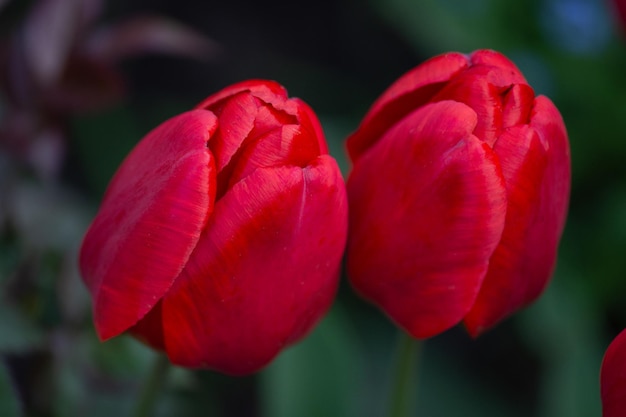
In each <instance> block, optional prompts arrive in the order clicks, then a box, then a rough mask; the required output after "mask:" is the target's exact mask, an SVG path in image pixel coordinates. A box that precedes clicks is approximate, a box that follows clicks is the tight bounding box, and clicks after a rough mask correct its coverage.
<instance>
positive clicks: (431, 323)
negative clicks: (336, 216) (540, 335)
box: [347, 101, 506, 338]
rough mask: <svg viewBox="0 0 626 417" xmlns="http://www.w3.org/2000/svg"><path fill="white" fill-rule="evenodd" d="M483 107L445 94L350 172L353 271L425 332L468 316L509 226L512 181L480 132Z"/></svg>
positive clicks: (412, 328)
mask: <svg viewBox="0 0 626 417" xmlns="http://www.w3.org/2000/svg"><path fill="white" fill-rule="evenodd" d="M476 123H477V120H476V113H475V112H474V111H473V110H472V109H471V108H470V107H468V106H466V105H464V104H462V103H458V102H453V101H443V102H438V103H434V104H428V105H425V106H423V107H421V108H420V109H418V110H416V111H414V112H413V113H411V114H410V115H409V116H407V117H406V118H405V119H403V120H402V121H401V122H399V123H398V124H397V125H395V126H394V127H393V128H392V129H391V130H389V132H387V133H386V134H385V135H384V136H383V137H382V138H381V139H380V140H379V141H378V142H377V143H376V144H375V145H374V146H373V147H372V148H371V149H370V150H369V151H368V152H367V153H366V154H364V155H362V156H361V158H360V159H359V160H357V162H356V164H355V166H354V169H353V172H352V174H351V175H350V178H349V180H348V195H349V199H350V217H349V219H350V237H349V242H348V251H347V254H348V264H347V267H348V275H349V277H350V280H351V282H352V284H353V286H354V287H355V288H356V290H357V291H358V292H360V293H361V294H362V295H363V296H364V297H365V298H367V299H369V300H371V301H373V302H374V303H376V304H377V305H379V306H380V307H381V308H382V309H383V310H384V311H385V312H386V313H387V314H388V315H389V316H391V318H392V319H393V320H395V321H396V322H397V323H398V324H399V325H400V326H402V327H403V328H405V329H406V330H407V331H408V332H409V333H411V334H412V335H413V336H414V337H417V338H426V337H430V336H433V335H435V334H437V333H440V332H442V331H444V330H446V329H447V328H449V327H451V326H453V325H455V324H456V323H458V322H460V321H461V320H462V319H463V317H464V316H465V314H466V313H467V312H468V311H469V309H470V308H471V306H472V305H473V303H474V300H475V298H476V296H477V294H478V291H479V288H480V285H481V284H482V281H483V278H484V276H485V273H486V271H487V267H488V264H489V259H490V257H491V255H492V254H493V251H494V250H495V248H496V246H497V244H498V242H499V240H500V237H501V235H502V231H503V227H504V219H505V214H506V196H505V188H504V180H503V177H502V174H501V171H500V168H499V165H498V162H497V160H496V156H495V154H494V153H493V151H492V150H491V149H490V148H489V147H488V146H487V145H486V144H485V143H484V142H482V141H480V140H479V139H478V138H476V137H475V136H474V135H473V134H472V131H473V129H474V128H475V126H476Z"/></svg>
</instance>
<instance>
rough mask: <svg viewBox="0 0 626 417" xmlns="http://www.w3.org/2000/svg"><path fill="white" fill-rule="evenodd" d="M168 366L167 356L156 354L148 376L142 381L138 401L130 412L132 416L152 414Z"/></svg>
mask: <svg viewBox="0 0 626 417" xmlns="http://www.w3.org/2000/svg"><path fill="white" fill-rule="evenodd" d="M169 368H170V362H169V360H168V359H167V356H165V355H163V354H158V355H157V357H156V358H155V359H154V363H153V364H152V369H150V373H149V374H148V378H147V379H146V380H145V382H144V386H143V388H142V390H141V394H140V396H139V401H137V404H136V405H135V409H134V411H133V414H132V415H133V416H134V417H148V416H150V415H151V414H152V411H153V410H154V406H155V404H156V401H157V398H158V397H159V392H160V391H161V388H162V387H163V383H164V382H165V380H166V378H167V371H168V370H169Z"/></svg>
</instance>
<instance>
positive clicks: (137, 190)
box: [80, 110, 217, 340]
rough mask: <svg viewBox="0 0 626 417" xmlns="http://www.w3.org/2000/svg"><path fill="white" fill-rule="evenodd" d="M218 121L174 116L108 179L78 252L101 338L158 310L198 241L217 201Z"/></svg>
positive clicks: (203, 114)
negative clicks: (210, 144) (214, 142)
mask: <svg viewBox="0 0 626 417" xmlns="http://www.w3.org/2000/svg"><path fill="white" fill-rule="evenodd" d="M216 125H217V123H216V118H215V116H214V115H213V114H212V113H210V112H207V111H204V110H198V111H193V112H188V113H185V114H182V115H180V116H177V117H175V118H173V119H170V120H169V121H167V122H165V123H163V124H162V125H161V126H159V127H157V128H156V129H155V130H153V131H152V132H150V133H149V134H148V135H147V136H146V137H145V138H144V139H143V140H142V141H141V142H139V144H138V145H137V146H136V147H135V149H133V151H132V152H131V153H130V154H129V155H128V157H127V158H126V160H125V161H124V162H123V163H122V166H121V167H120V168H119V170H118V171H117V173H116V174H115V177H114V178H113V180H112V181H111V183H110V184H109V188H108V189H107V192H106V195H105V198H104V201H103V203H102V206H101V207H100V211H99V213H98V215H97V216H96V218H95V220H94V222H93V224H92V225H91V227H90V229H89V230H88V232H87V235H86V236H85V239H84V242H83V246H82V248H81V254H80V267H81V272H82V275H83V278H84V280H85V282H86V284H87V286H88V287H89V290H90V291H91V293H92V295H93V298H94V316H95V322H96V329H97V331H98V335H99V336H100V338H101V339H103V340H104V339H108V338H110V337H113V336H115V335H117V334H119V333H121V332H123V331H125V330H127V329H128V328H129V327H131V326H133V325H134V324H135V323H137V321H138V320H139V319H141V318H142V317H143V316H144V315H145V314H146V313H147V312H148V311H149V310H150V309H152V308H153V307H154V305H155V304H156V303H157V302H158V301H159V299H160V298H161V297H162V296H163V294H165V292H166V291H167V290H168V289H169V288H170V286H171V285H172V283H173V282H174V279H175V278H176V277H177V276H178V274H179V273H180V272H181V270H182V269H183V266H184V265H185V264H186V262H187V259H188V258H189V255H190V254H191V252H192V250H193V248H194V247H195V246H196V243H197V241H198V239H199V236H200V232H201V230H202V228H203V226H204V224H205V223H206V221H207V217H208V215H209V213H210V212H211V210H212V206H213V199H214V193H215V167H214V163H213V159H212V157H211V155H210V153H209V152H208V149H207V141H208V139H209V136H210V135H211V134H212V133H213V131H214V130H215V128H216Z"/></svg>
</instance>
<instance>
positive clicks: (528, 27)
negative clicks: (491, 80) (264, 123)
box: [0, 0, 626, 417]
mask: <svg viewBox="0 0 626 417" xmlns="http://www.w3.org/2000/svg"><path fill="white" fill-rule="evenodd" d="M44 3H45V6H46V7H51V8H52V9H54V10H57V9H58V8H59V7H66V6H67V5H68V4H70V5H72V6H71V7H79V8H80V7H83V6H84V9H81V10H83V12H85V10H86V11H88V12H89V13H91V15H90V16H91V17H90V18H89V19H87V20H85V21H82V22H83V23H81V24H80V25H78V24H77V25H76V26H75V27H74V26H68V25H67V24H56V23H55V22H57V23H58V22H65V21H64V20H63V18H59V19H57V20H55V19H54V18H44V19H41V18H39V20H38V18H36V17H35V18H33V17H32V16H33V15H34V14H35V13H34V12H33V10H37V8H40V7H43V6H41V4H44ZM59 4H64V6H59ZM44 9H45V7H44ZM52 9H50V10H52ZM46 13H48V12H46ZM85 13H86V12H85ZM44 15H45V16H51V15H49V14H44ZM614 15H615V14H614V12H613V9H612V5H611V4H610V2H603V1H599V0H527V1H518V2H502V1H497V0H422V1H416V0H365V1H363V0H318V1H317V2H302V3H298V2H293V1H287V0H280V1H274V2H258V1H254V0H229V1H222V2H217V1H201V0H111V1H109V2H99V1H96V0H63V1H54V0H39V1H26V0H13V1H0V36H1V37H2V44H1V45H0V63H1V65H2V68H1V74H2V77H3V79H2V83H3V84H2V85H3V89H2V91H0V126H2V127H1V128H0V134H1V135H2V136H0V297H1V299H0V355H1V359H2V360H1V361H0V416H7V417H12V416H29V417H30V416H54V417H57V416H58V417H66V416H67V417H69V416H94V417H98V416H111V415H119V416H123V415H128V413H129V410H130V409H131V407H132V404H133V402H134V401H135V399H136V397H137V394H138V392H139V390H140V387H141V384H142V379H143V378H144V377H145V376H146V374H147V373H148V368H149V366H150V363H151V362H152V359H153V358H154V354H153V353H152V352H151V351H150V350H149V349H147V348H145V347H144V346H143V345H141V344H139V343H138V342H136V341H135V340H133V339H131V338H130V337H127V336H122V337H118V338H116V339H113V340H111V341H109V342H107V343H104V344H101V343H100V342H99V341H98V340H97V338H96V336H95V333H94V330H93V327H92V323H91V313H90V300H89V297H88V294H87V292H86V290H85V289H84V287H83V284H82V282H81V281H80V278H79V276H78V272H77V270H76V252H77V248H78V246H79V245H80V241H81V238H82V234H83V233H84V230H85V228H86V227H87V225H88V224H89V221H90V220H91V218H92V216H93V215H94V214H95V211H96V209H97V205H98V202H99V200H100V198H101V197H102V193H103V191H104V189H105V187H106V184H107V182H108V180H109V178H110V177H111V175H112V174H113V172H114V171H115V169H116V168H117V166H118V165H119V163H120V162H121V160H122V158H123V157H124V155H125V154H126V153H127V152H128V151H129V150H130V149H131V148H132V146H133V145H134V144H135V143H136V142H137V141H138V140H139V139H140V138H141V137H142V136H143V134H145V132H147V131H148V130H150V129H151V128H152V127H154V126H156V125H157V124H158V123H160V122H161V121H163V120H164V119H165V118H168V117H170V116H172V115H174V114H177V113H180V112H182V111H184V110H186V109H189V108H190V107H192V106H193V105H195V104H196V103H197V102H199V101H200V100H201V99H203V98H204V97H205V96H207V95H209V94H211V93H213V92H215V91H217V90H219V89H221V88H223V87H225V86H226V85H228V84H231V83H233V82H237V81H240V80H243V79H247V78H269V79H275V80H277V81H279V82H280V83H281V84H283V85H285V86H286V87H287V89H288V90H289V93H290V95H291V96H297V97H300V98H302V99H303V100H305V101H306V102H308V103H309V104H310V105H311V106H312V107H313V108H314V109H315V110H316V112H317V113H318V115H319V117H320V119H321V121H322V124H323V127H324V130H325V132H326V135H327V139H328V141H329V144H330V147H331V153H332V154H333V155H334V156H335V157H336V158H337V159H338V160H339V161H340V162H341V165H342V168H343V170H344V174H347V172H348V165H347V162H346V157H345V154H344V148H343V141H344V139H345V137H346V136H347V134H349V133H350V132H351V131H352V130H354V129H355V128H356V126H357V124H358V122H359V120H360V118H361V117H362V116H363V114H364V113H365V111H366V110H367V108H368V107H369V105H370V104H371V103H372V101H373V100H374V99H375V98H376V97H377V96H378V95H379V94H380V93H381V92H382V91H383V90H384V89H385V88H386V87H387V86H388V85H389V84H390V83H391V82H392V81H394V80H395V79H396V78H397V77H398V76H400V75H401V74H402V73H404V72H405V71H407V70H408V69H410V68H411V67H413V66H415V65H417V64H419V63H420V62H422V61H423V60H424V59H426V58H429V57H431V56H433V55H435V54H438V53H442V52H446V51H452V50H455V51H461V52H470V51H472V50H474V49H482V48H493V49H497V50H499V51H501V52H503V53H504V54H505V55H507V56H508V57H509V58H511V59H512V60H513V61H514V62H515V63H516V64H517V65H518V66H519V67H520V69H521V70H522V72H523V73H524V74H525V75H526V77H527V78H528V80H529V82H530V84H531V85H532V86H533V87H534V88H535V90H536V92H537V93H541V94H546V95H548V96H549V97H550V98H552V99H553V101H554V102H555V103H556V105H557V107H558V108H559V109H560V110H561V112H562V114H563V117H564V119H565V123H566V125H567V128H568V131H569V135H570V140H571V149H572V159H573V161H572V162H573V186H572V195H571V205H570V212H569V218H568V223H567V227H566V230H565V234H564V236H563V240H562V244H561V247H560V255H559V261H558V268H557V271H556V274H555V276H554V279H553V280H552V282H551V284H550V286H549V288H548V289H547V291H546V292H545V293H544V294H543V296H542V297H541V298H540V299H539V301H537V302H536V303H535V304H534V305H532V306H531V307H529V308H527V309H525V310H524V311H522V312H520V313H519V314H517V315H515V316H514V317H512V318H511V319H509V320H507V321H506V322H504V323H502V324H501V325H499V326H498V327H496V328H495V329H493V330H491V331H490V332H488V333H486V334H485V335H484V336H481V337H480V338H479V339H478V340H472V339H470V337H469V336H467V335H466V333H465V332H464V330H463V329H462V328H456V329H452V330H450V331H448V332H446V333H444V334H442V335H440V336H437V337H435V338H433V339H430V340H428V341H427V342H426V343H425V344H424V348H423V349H422V351H421V355H420V364H419V377H418V379H419V382H418V390H417V392H416V396H417V399H416V403H417V413H416V415H419V416H429V417H439V416H441V417H472V416H507V417H516V416H537V417H589V416H599V415H600V414H601V404H600V400H599V382H598V373H599V368H600V363H601V360H602V355H603V352H604V350H605V349H606V346H607V345H608V343H609V342H610V340H611V339H612V338H613V337H614V336H615V335H617V333H618V332H619V330H621V329H622V328H624V327H626V304H625V303H624V301H623V300H624V297H625V295H626V256H624V250H625V249H626V164H625V163H624V158H625V157H626V31H624V30H622V29H621V28H620V27H619V25H618V22H617V20H616V18H614ZM142 16H160V17H159V19H161V18H164V17H165V18H167V19H170V20H169V21H168V23H167V24H165V23H163V22H165V21H159V22H161V23H159V24H155V25H153V26H150V25H147V26H146V25H144V26H141V25H138V26H141V27H142V28H143V29H141V30H143V31H144V32H141V30H139V33H140V35H139V36H138V38H139V39H140V40H142V41H143V43H142V42H138V44H139V46H138V47H137V50H136V51H131V52H132V53H126V52H124V51H119V50H115V51H111V50H109V51H108V52H107V50H106V48H105V49H104V50H103V49H102V48H100V49H98V45H99V44H98V43H97V41H98V39H99V38H98V37H97V36H96V35H98V36H99V35H102V33H106V31H104V29H106V28H108V27H110V25H113V24H115V23H117V22H121V21H124V20H125V19H132V18H138V17H142ZM74 21H75V20H74ZM85 22H86V23H85ZM173 22H177V23H176V24H174V23H173ZM81 25H82V26H81ZM172 25H174V26H172ZM176 25H178V26H176ZM68 27H71V28H73V29H72V30H70V31H69V32H71V33H70V34H69V35H68V34H67V32H68V30H66V29H67V28H68ZM101 29H102V31H101ZM55 31H56V32H55ZM61 32H63V33H62V34H60V35H59V33H61ZM55 33H56V34H55ZM129 33H130V32H129ZM159 34H161V35H163V34H165V35H163V36H165V38H166V40H169V41H171V42H169V41H166V42H163V36H161V37H159V36H157V35H159ZM57 35H58V36H57ZM92 35H93V36H92ZM135 35H136V34H135ZM135 35H132V34H128V33H127V34H126V35H125V36H126V38H123V40H124V42H122V44H125V45H132V44H133V43H132V42H133V39H134V40H137V39H135V38H133V36H135ZM29 36H32V37H34V38H36V40H38V42H34V43H33V42H31V44H30V45H35V47H33V48H34V50H30V49H28V48H27V47H24V45H26V46H28V45H29V44H28V39H29V38H28V37H29ZM157 38H158V39H160V40H157V41H154V39H157ZM68 39H69V40H68ZM91 41H93V42H91ZM24 42H26V43H24ZM90 42H91V43H90ZM150 42H153V43H150ZM154 42H156V43H154ZM159 42H161V43H160V44H159ZM168 42H169V43H168ZM155 44H156V45H157V46H158V47H156V48H153V46H154V45H155ZM166 44H167V45H169V46H167V45H166ZM94 45H95V46H94ZM159 45H160V46H159ZM33 48H31V49H33ZM37 48H39V49H37ZM42 48H43V49H42ZM55 48H56V49H55ZM46 51H48V52H50V51H53V52H55V51H56V52H58V51H61V52H58V53H53V54H52V56H51V57H50V56H48V55H50V54H48V53H47V52H46ZM68 51H69V52H68ZM85 51H91V53H94V54H95V52H93V51H97V53H99V54H100V55H95V56H96V58H98V57H99V58H98V59H100V61H98V59H96V60H95V63H94V62H93V61H94V60H93V59H84V58H85V56H87V57H88V58H93V56H92V55H89V54H87V55H85V54H84V52H85ZM98 51H99V52H98ZM107 53H108V55H107ZM115 53H117V54H118V55H120V57H118V58H119V59H118V58H115V59H112V58H111V55H112V54H113V55H115ZM29 54H30V55H29ZM81 54H83V55H81ZM59 56H61V58H63V59H62V60H60V58H59ZM33 57H34V58H33ZM55 57H56V60H57V62H56V64H55ZM29 59H30V61H29ZM33 60H34V61H36V62H38V64H37V65H39V66H34V67H33V66H32V65H31V67H29V65H28V64H29V62H30V63H31V64H32V61H33ZM59 60H60V63H59V62H58V61H59ZM54 65H57V67H59V68H60V69H58V70H57V72H56V73H55V72H54ZM40 68H48V69H49V68H52V70H50V69H49V70H48V72H47V73H46V72H45V71H44V73H42V74H43V75H42V74H39V73H38V72H37V71H39V69H40ZM29 71H30V72H29ZM34 73H36V74H35V75H33V74H34ZM46 74H48V75H46ZM50 74H53V75H55V76H56V78H54V77H52V78H54V80H52V81H50V77H51V76H50ZM46 76H48V79H46ZM28 77H30V79H29V78H28ZM37 77H39V78H37ZM33 79H34V80H35V81H33ZM29 80H30V81H29ZM42 80H43V81H42ZM396 336H397V331H396V329H395V328H394V327H393V325H392V324H391V323H390V322H389V321H388V320H387V319H386V318H385V317H384V316H383V315H382V314H381V313H380V312H378V311H377V310H375V309H374V308H372V307H371V306H370V305H368V304H366V303H365V302H363V301H361V300H360V299H359V298H358V297H356V296H355V295H354V294H353V292H352V290H351V289H350V287H349V285H347V284H346V283H345V281H344V282H342V285H341V288H340V291H339V294H338V298H337V300H336V302H335V304H334V306H333V308H332V310H331V311H330V313H329V314H328V316H327V317H326V318H325V319H324V320H323V322H322V323H321V324H320V325H319V326H318V327H317V328H316V329H315V330H314V331H313V333H312V334H311V335H310V336H309V337H308V338H306V339H305V340H304V341H302V342H301V343H299V344H298V345H296V346H294V347H291V348H289V349H287V350H286V351H284V352H283V353H282V354H281V355H280V356H279V357H278V358H277V359H276V360H275V361H274V362H273V363H272V364H271V365H270V366H268V367H267V368H266V369H265V370H263V371H262V372H260V373H258V374H256V375H253V376H249V377H243V378H231V377H226V376H223V375H219V374H216V373H213V372H209V371H187V370H184V369H174V370H173V371H172V372H171V373H170V375H169V378H168V379H167V381H166V386H165V388H164V393H163V395H162V397H161V398H160V402H159V408H158V410H157V412H156V414H155V415H157V416H174V415H176V416H181V417H186V416H189V417H191V416H215V417H239V416H246V417H256V416H258V417H296V416H297V417H313V416H341V417H352V416H354V417H356V416H359V417H369V416H371V417H374V416H381V415H384V410H385V407H386V401H387V396H388V388H387V387H388V380H389V378H390V364H391V356H392V353H393V350H394V345H395V341H396Z"/></svg>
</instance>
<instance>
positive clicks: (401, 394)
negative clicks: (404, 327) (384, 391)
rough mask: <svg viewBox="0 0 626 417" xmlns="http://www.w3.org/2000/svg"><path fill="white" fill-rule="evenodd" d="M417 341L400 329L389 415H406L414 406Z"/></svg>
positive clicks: (395, 416) (406, 416)
mask: <svg viewBox="0 0 626 417" xmlns="http://www.w3.org/2000/svg"><path fill="white" fill-rule="evenodd" d="M419 345H420V344H419V342H418V341H417V340H416V339H414V338H413V337H411V336H410V335H409V334H408V333H406V332H404V331H400V335H399V336H398V344H397V347H396V353H395V359H394V362H395V363H394V374H393V379H392V381H391V383H392V385H391V392H390V404H389V417H408V416H410V415H411V409H412V408H413V406H414V402H413V400H414V394H415V388H416V375H415V374H416V369H417V356H418V350H419Z"/></svg>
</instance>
